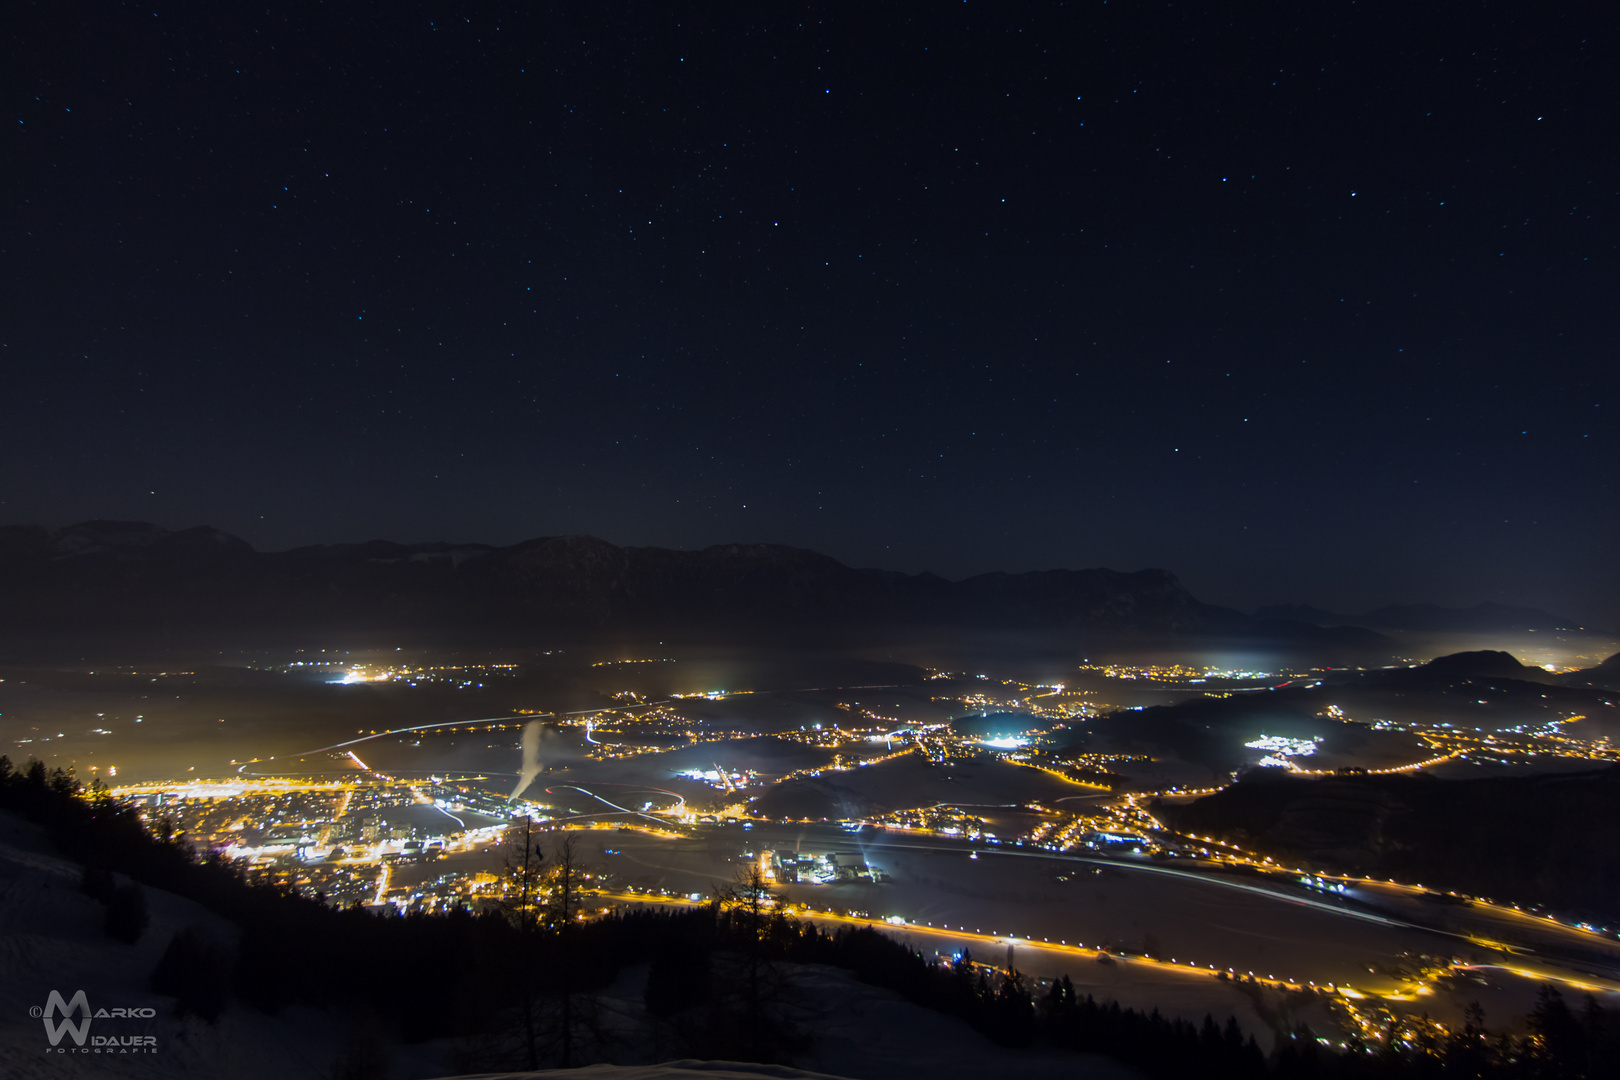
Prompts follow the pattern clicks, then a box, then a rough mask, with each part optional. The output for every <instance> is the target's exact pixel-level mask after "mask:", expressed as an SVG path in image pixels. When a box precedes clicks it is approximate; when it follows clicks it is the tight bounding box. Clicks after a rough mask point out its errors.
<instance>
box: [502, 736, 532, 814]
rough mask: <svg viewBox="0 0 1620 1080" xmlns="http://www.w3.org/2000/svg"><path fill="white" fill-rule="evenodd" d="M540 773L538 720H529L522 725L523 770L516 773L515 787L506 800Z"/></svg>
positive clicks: (511, 797)
mask: <svg viewBox="0 0 1620 1080" xmlns="http://www.w3.org/2000/svg"><path fill="white" fill-rule="evenodd" d="M539 775H540V721H538V720H530V721H529V722H528V723H527V724H524V725H523V770H522V771H521V772H520V773H518V782H517V787H515V788H513V789H512V794H510V795H508V796H507V797H506V798H507V801H508V802H510V801H511V800H513V799H515V798H517V797H518V796H519V795H521V794H523V792H524V790H525V789H526V788H527V787H528V786H529V785H530V784H532V783H534V778H535V777H537V776H539Z"/></svg>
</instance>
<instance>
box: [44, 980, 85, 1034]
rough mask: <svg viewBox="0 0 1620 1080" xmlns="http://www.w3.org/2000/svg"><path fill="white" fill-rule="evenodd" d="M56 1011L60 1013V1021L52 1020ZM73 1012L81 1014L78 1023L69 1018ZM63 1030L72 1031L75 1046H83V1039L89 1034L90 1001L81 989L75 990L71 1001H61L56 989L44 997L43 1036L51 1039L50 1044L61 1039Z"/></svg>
mask: <svg viewBox="0 0 1620 1080" xmlns="http://www.w3.org/2000/svg"><path fill="white" fill-rule="evenodd" d="M58 1012H60V1013H61V1014H62V1020H61V1022H60V1023H56V1022H53V1021H54V1018H55V1016H56V1014H57V1013H58ZM74 1013H80V1014H82V1019H80V1020H79V1021H78V1023H74V1022H73V1020H72V1019H71V1017H72V1016H73V1014H74ZM64 1031H67V1032H72V1034H73V1042H74V1045H76V1046H83V1045H84V1040H85V1039H86V1038H88V1037H89V1035H90V1003H89V1002H88V1001H86V1000H85V997H84V991H83V990H78V991H75V992H74V994H73V1000H71V1001H63V1000H62V995H61V993H60V992H59V991H56V990H52V991H51V996H50V997H48V998H46V999H45V1036H46V1038H48V1039H50V1040H51V1045H52V1046H55V1045H57V1044H58V1043H60V1042H61V1041H62V1033H63V1032H64Z"/></svg>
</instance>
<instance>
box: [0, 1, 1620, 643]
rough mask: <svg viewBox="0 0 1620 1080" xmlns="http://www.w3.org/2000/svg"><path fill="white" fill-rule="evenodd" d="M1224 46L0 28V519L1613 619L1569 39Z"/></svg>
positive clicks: (878, 22)
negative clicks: (792, 559) (582, 545)
mask: <svg viewBox="0 0 1620 1080" xmlns="http://www.w3.org/2000/svg"><path fill="white" fill-rule="evenodd" d="M1240 6H1241V7H1242V8H1243V9H1244V11H1243V13H1242V14H1241V15H1234V14H1233V13H1232V10H1231V6H1230V5H1192V4H1181V3H1173V4H1166V3H1155V4H1146V3H1139V4H1131V3H1118V2H1113V3H1103V2H1100V0H1098V2H1087V3H1068V4H1059V3H1055V2H1052V3H1045V2H1043V3H1032V4H1017V3H995V4H991V3H981V2H978V0H973V2H969V3H943V2H941V3H931V4H903V5H887V4H836V3H799V4H781V5H776V4H768V5H740V4H739V5H725V4H712V5H711V4H699V5H685V6H681V7H675V8H671V7H664V6H659V5H655V4H651V3H647V4H643V3H616V4H568V5H545V4H538V3H532V4H512V5H502V4H436V3H420V4H397V3H386V4H375V5H372V4H365V3H360V2H346V3H329V4H299V5H272V6H271V7H270V9H269V11H268V12H266V11H265V10H264V9H263V8H256V9H255V10H253V11H247V10H246V8H245V6H244V5H222V4H213V5H202V4H193V5H186V6H182V7H176V6H173V5H170V4H167V3H149V4H143V5H138V6H137V5H129V4H123V5H114V4H99V5H75V4H70V3H58V2H55V0H51V2H37V3H29V4H20V5H18V6H17V7H15V8H14V9H13V10H12V12H11V16H10V18H9V19H8V20H7V23H8V25H7V27H6V28H5V30H4V35H5V37H4V53H3V54H0V69H3V74H0V85H4V87H5V91H6V93H5V102H6V115H5V117H4V120H5V124H6V129H7V130H6V132H5V145H4V154H5V163H4V170H3V176H0V197H3V211H4V213H3V221H0V371H3V373H4V386H5V392H4V393H3V394H0V423H3V425H4V445H5V453H4V454H3V455H0V503H3V505H0V520H4V521H8V522H35V523H40V524H45V525H49V526H60V525H64V524H68V523H70V522H74V521H79V520H84V519H87V518H98V517H102V518H123V519H141V520H150V521H156V522H158V523H160V524H163V525H166V526H170V527H184V526H190V525H195V524H203V523H206V524H210V525H214V526H217V527H219V528H223V529H225V530H227V531H230V532H233V533H235V534H237V535H240V536H242V537H243V538H245V539H247V540H248V541H250V542H251V543H253V544H254V545H255V546H257V547H259V548H261V549H269V550H273V549H280V548H285V547H291V546H295V545H303V544H310V543H327V542H340V541H358V540H365V539H369V538H374V537H385V538H389V539H394V540H399V541H422V540H441V539H442V540H457V541H472V540H476V541H483V542H491V543H510V542H514V541H517V540H520V539H524V538H527V537H532V536H541V535H554V534H560V533H591V534H594V535H597V536H601V537H603V538H604V539H607V540H610V541H613V542H615V543H620V544H652V545H662V546H671V547H696V546H702V545H706V544H711V543H719V542H727V541H770V542H779V543H788V544H794V545H798V546H802V547H809V548H814V549H816V550H820V551H823V552H826V553H827V554H830V555H832V556H834V557H836V558H838V559H840V560H843V561H845V562H848V563H851V564H853V565H860V566H882V567H887V568H892V569H900V570H908V571H918V570H924V569H928V570H933V571H935V572H938V573H941V574H944V575H946V576H950V577H958V576H964V575H967V574H971V573H978V572H982V571H986V570H993V569H1002V570H1011V571H1018V570H1028V569H1043V568H1049V567H1058V566H1067V567H1086V566H1111V567H1114V568H1116V569H1121V570H1131V569H1138V568H1141V567H1147V566H1159V567H1165V568H1167V569H1170V570H1172V571H1174V572H1175V573H1177V574H1178V575H1180V576H1181V577H1182V579H1183V580H1184V581H1185V582H1186V583H1187V584H1188V586H1189V587H1191V588H1192V589H1193V590H1194V592H1195V593H1197V594H1198V595H1199V596H1200V597H1202V598H1205V599H1208V600H1211V601H1214V602H1220V603H1228V604H1233V605H1236V606H1245V607H1246V606H1251V605H1254V604H1257V603H1268V602H1290V601H1292V602H1312V603H1317V604H1320V605H1323V606H1326V607H1330V608H1336V609H1339V610H1350V611H1357V610H1365V609H1366V608H1369V607H1372V606H1375V605H1378V604H1383V603H1388V602H1396V601H1399V602H1437V603H1445V604H1473V603H1478V602H1479V601H1482V600H1498V601H1503V602H1513V603H1529V604H1535V605H1539V606H1543V607H1546V608H1549V609H1551V610H1554V611H1556V612H1559V613H1560V614H1568V615H1571V616H1573V617H1576V618H1580V619H1584V620H1588V621H1597V622H1601V623H1605V624H1609V625H1620V567H1617V565H1616V560H1615V557H1614V551H1615V548H1614V538H1615V536H1616V535H1617V533H1620V510H1617V507H1620V502H1617V499H1616V492H1615V489H1614V487H1613V481H1612V478H1613V477H1614V476H1615V474H1616V466H1617V464H1620V459H1617V453H1616V432H1615V430H1614V425H1613V423H1612V422H1611V416H1612V414H1613V413H1614V412H1615V411H1616V410H1617V409H1620V396H1617V394H1616V389H1617V382H1620V377H1617V375H1616V367H1617V364H1616V340H1617V334H1616V331H1617V330H1620V288H1617V286H1620V273H1617V269H1616V259H1617V256H1620V252H1617V248H1616V235H1617V234H1616V209H1617V207H1616V202H1617V197H1620V165H1617V163H1620V155H1617V154H1616V153H1615V149H1614V148H1615V146H1616V145H1620V131H1617V127H1620V124H1617V121H1616V117H1617V116H1620V109H1617V105H1620V102H1617V97H1620V94H1617V87H1620V81H1617V79H1616V77H1615V75H1614V71H1615V70H1620V57H1617V55H1616V52H1617V50H1616V49H1615V47H1614V46H1615V42H1616V36H1617V35H1616V29H1617V27H1616V23H1615V21H1614V20H1613V18H1612V12H1611V13H1610V14H1609V15H1604V14H1603V13H1602V11H1601V7H1600V6H1599V5H1591V6H1587V5H1581V4H1564V5H1553V6H1551V7H1550V8H1537V9H1534V10H1533V9H1532V7H1531V6H1529V5H1524V4H1522V3H1496V4H1478V3H1461V4H1446V5H1397V4H1367V3H1361V4H1348V3H1333V2H1323V3H1320V4H1308V5H1301V4H1288V5H1272V6H1269V7H1268V6H1266V5H1240ZM1429 9H1433V10H1429ZM1234 20H1235V21H1234Z"/></svg>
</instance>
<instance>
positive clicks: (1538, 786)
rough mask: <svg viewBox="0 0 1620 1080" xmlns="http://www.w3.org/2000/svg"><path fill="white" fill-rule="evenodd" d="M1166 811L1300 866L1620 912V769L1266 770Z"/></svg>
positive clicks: (1603, 913)
mask: <svg viewBox="0 0 1620 1080" xmlns="http://www.w3.org/2000/svg"><path fill="white" fill-rule="evenodd" d="M1158 813H1160V814H1161V815H1162V818H1163V820H1164V821H1165V822H1166V823H1167V824H1169V825H1170V826H1171V827H1172V828H1174V829H1176V830H1178V831H1181V832H1191V833H1196V834H1199V835H1212V836H1225V837H1229V838H1232V839H1235V840H1237V841H1239V842H1240V843H1242V844H1244V845H1245V846H1247V847H1250V848H1253V849H1255V850H1258V851H1261V852H1264V853H1267V854H1270V855H1273V856H1274V857H1280V858H1286V859H1290V860H1297V862H1294V863H1290V865H1310V866H1313V867H1317V868H1321V869H1326V870H1336V871H1347V872H1352V873H1358V874H1368V875H1371V876H1372V877H1376V878H1395V879H1396V880H1405V881H1414V880H1416V881H1422V882H1424V883H1425V884H1426V885H1430V886H1433V887H1437V888H1440V889H1454V890H1456V891H1459V892H1463V893H1467V894H1469V895H1472V896H1486V897H1490V898H1492V899H1496V900H1501V901H1514V902H1518V903H1526V904H1545V905H1547V906H1548V907H1550V908H1556V909H1562V910H1566V911H1573V912H1584V913H1589V914H1593V915H1596V916H1598V917H1599V918H1601V919H1604V920H1613V919H1615V918H1620V903H1617V901H1616V897H1617V896H1620V833H1616V831H1615V830H1614V829H1613V828H1612V827H1611V823H1612V822H1614V821H1616V820H1620V765H1615V766H1610V767H1608V768H1604V769H1597V770H1593V771H1590V772H1583V773H1569V774H1562V775H1554V776H1527V777H1507V776H1497V777H1483V778H1479V779H1464V780H1440V779H1437V778H1435V777H1432V776H1428V775H1425V774H1422V773H1419V774H1417V775H1413V776H1353V775H1352V776H1334V777H1323V778H1317V779H1304V778H1299V777H1292V776H1287V775H1281V776H1269V775H1264V774H1262V775H1259V776H1255V777H1251V778H1249V779H1245V780H1243V781H1242V782H1240V783H1237V784H1233V785H1232V786H1231V787H1228V788H1226V789H1224V790H1222V791H1219V792H1217V793H1215V794H1214V795H1208V796H1205V797H1204V798H1202V799H1199V800H1198V801H1196V802H1193V803H1190V804H1188V805H1183V806H1174V805H1168V804H1166V805H1163V806H1161V807H1160V808H1159V810H1158Z"/></svg>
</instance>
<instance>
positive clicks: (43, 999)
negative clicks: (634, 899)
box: [0, 814, 1135, 1080]
mask: <svg viewBox="0 0 1620 1080" xmlns="http://www.w3.org/2000/svg"><path fill="white" fill-rule="evenodd" d="M79 876H80V869H79V867H77V866H75V865H73V864H71V863H68V862H66V861H64V860H62V859H60V858H59V857H57V856H55V855H54V854H52V853H51V851H50V849H49V846H48V845H47V844H46V843H45V841H44V840H43V838H42V836H41V835H40V832H39V830H38V829H36V828H35V827H33V826H29V825H27V824H25V823H22V822H21V821H19V819H17V818H15V817H13V816H11V815H9V814H0V970H3V971H4V972H5V978H4V979H3V980H0V1061H4V1063H5V1069H4V1073H5V1075H6V1076H7V1077H8V1078H10V1077H17V1078H19V1080H47V1078H48V1080H60V1078H80V1077H86V1078H102V1077H104V1078H108V1080H115V1078H116V1080H128V1078H136V1080H141V1078H150V1080H158V1078H169V1077H198V1078H209V1080H214V1078H223V1077H230V1078H232V1080H237V1078H241V1080H259V1078H263V1080H272V1078H274V1080H286V1078H288V1077H310V1078H315V1077H322V1076H327V1075H330V1072H331V1069H332V1066H333V1064H334V1063H335V1062H336V1060H337V1059H338V1057H339V1055H340V1053H341V1051H342V1048H343V1046H344V1044H345V1042H346V1041H347V1040H348V1038H349V1034H350V1033H349V1026H348V1025H349V1021H348V1018H347V1017H345V1016H344V1015H342V1014H341V1012H340V1011H338V1010H326V1011H321V1010H311V1009H305V1008H289V1009H285V1010H283V1011H282V1012H280V1013H279V1014H278V1015H276V1016H267V1015H265V1014H263V1013H261V1012H259V1011H257V1010H255V1009H252V1008H248V1007H244V1006H241V1005H240V1004H234V1003H233V1004H232V1005H231V1007H229V1008H228V1009H227V1010H226V1011H225V1014H224V1016H223V1017H221V1019H220V1020H219V1022H218V1024H216V1025H214V1026H209V1025H208V1024H205V1023H202V1022H200V1021H198V1020H196V1019H187V1020H181V1019H178V1018H176V1017H175V1016H174V1014H173V1011H172V1010H173V1002H172V1000H171V999H168V998H165V997H163V996H161V995H158V994H154V993H152V992H151V991H150V989H149V988H148V980H149V978H150V975H151V971H152V969H153V967H154V966H155V965H156V964H157V961H158V958H159V957H160V956H161V954H162V952H163V949H164V948H165V947H166V946H167V944H168V942H169V940H170V938H171V937H172V936H173V934H174V933H175V932H176V931H178V930H180V929H182V928H185V927H187V926H196V927H199V928H201V929H202V930H203V931H205V932H207V933H208V934H210V935H212V936H213V937H214V938H215V939H216V940H218V941H221V942H229V941H230V940H231V939H232V938H233V936H234V929H233V928H232V927H231V926H230V924H228V923H227V922H225V921H224V920H222V919H219V918H218V917H216V916H213V915H211V914H210V913H208V912H207V911H205V910H203V909H202V908H200V907H198V906H197V905H195V904H193V903H191V902H190V901H187V900H184V899H181V898H180V897H176V896H173V895H171V894H168V893H164V892H160V891H158V890H154V889H147V890H146V898H147V904H148V907H149V909H150V911H151V915H152V922H151V925H150V927H149V928H148V929H147V931H146V933H145V934H144V935H143V936H142V938H141V939H140V941H138V942H137V943H136V944H134V945H124V944H121V943H119V942H116V941H114V940H113V939H111V938H109V937H107V936H106V935H105V934H104V933H103V931H102V917H103V910H104V909H103V908H102V906H101V905H100V904H99V903H97V902H96V901H94V900H92V899H91V898H90V897H88V896H85V895H84V894H82V893H81V892H80V891H79ZM309 972H310V975H309V977H310V978H312V979H327V980H331V979H338V980H348V981H351V982H352V983H353V984H354V985H355V987H356V997H357V998H359V997H366V998H368V999H370V1000H373V1001H375V1000H377V999H378V995H379V991H378V990H377V988H375V987H367V986H366V981H365V979H366V977H365V973H364V972H361V971H352V970H347V969H346V968H345V966H344V964H343V962H342V960H341V958H324V957H317V956H311V957H310V958H309ZM424 977H427V975H426V974H425V975H424ZM646 977H647V967H646V966H645V965H639V966H635V967H630V968H626V969H624V970H623V971H622V972H621V974H620V978H619V980H618V981H617V982H616V983H615V985H614V986H613V987H611V988H610V989H609V991H608V992H607V993H606V994H604V995H603V996H602V999H601V1001H600V1003H599V1007H600V1010H601V1012H602V1014H603V1016H604V1017H605V1018H608V1019H609V1025H608V1026H609V1027H610V1028H612V1029H613V1030H614V1032H615V1040H614V1042H613V1044H612V1045H611V1046H610V1047H609V1048H608V1051H607V1056H608V1057H609V1058H610V1059H611V1060H616V1061H648V1060H651V1059H655V1058H657V1057H659V1056H662V1055H660V1054H659V1052H658V1046H657V1044H656V1042H655V1041H654V1040H653V1039H652V1038H651V1036H650V1035H649V1031H650V1025H649V1023H648V1021H647V1017H646V1014H645V1010H644V1008H643V1006H642V992H643V988H644V987H645V985H646ZM789 980H790V982H791V985H792V993H793V996H794V1000H795V1005H796V1010H797V1011H798V1012H799V1014H800V1016H801V1022H802V1023H803V1025H804V1026H805V1027H806V1029H807V1030H808V1031H810V1033H811V1034H812V1037H813V1041H812V1044H811V1047H810V1049H809V1051H808V1052H807V1053H806V1054H805V1055H803V1059H802V1060H801V1061H800V1062H799V1064H800V1065H802V1066H803V1067H804V1068H806V1069H810V1070H814V1073H819V1074H830V1075H833V1076H838V1077H849V1078H852V1080H903V1078H909V1077H912V1076H915V1075H917V1073H918V1069H919V1066H920V1065H921V1066H924V1067H926V1070H927V1072H929V1073H930V1074H931V1075H933V1076H934V1077H935V1078H936V1080H974V1078H981V1077H983V1078H989V1080H998V1078H1005V1080H1048V1078H1050V1080H1059V1078H1070V1077H1092V1078H1096V1080H1130V1078H1131V1077H1133V1076H1134V1075H1135V1074H1134V1073H1132V1072H1131V1071H1130V1070H1128V1069H1125V1068H1124V1067H1123V1066H1120V1065H1118V1064H1116V1063H1114V1062H1112V1061H1110V1060H1108V1059H1105V1058H1100V1057H1096V1056H1091V1055H1074V1054H1068V1053H1060V1052H1050V1053H1039V1052H1025V1051H1008V1050H1004V1049H1002V1048H999V1047H996V1046H994V1045H992V1044H991V1043H990V1042H989V1041H988V1040H986V1039H985V1038H984V1037H983V1036H981V1035H979V1034H978V1033H977V1032H975V1031H973V1030H972V1029H970V1028H968V1027H967V1026H966V1025H964V1024H962V1023H961V1022H959V1021H957V1020H954V1019H950V1018H948V1017H945V1016H942V1015H940V1014H938V1013H934V1012H931V1011H929V1010H927V1009H923V1008H920V1007H918V1006H915V1005H911V1004H909V1003H907V1002H905V1001H903V1000H902V999H900V997H899V996H898V995H896V994H893V993H891V992H889V991H885V990H879V989H876V988H873V987H870V986H865V985H863V984H861V983H859V982H857V981H856V980H855V979H854V978H853V977H852V976H850V975H849V974H848V973H846V972H842V971H837V970H834V969H829V968H822V967H799V966H795V967H793V968H792V969H791V971H790V972H789ZM53 990H54V991H57V992H58V993H59V994H60V995H61V998H62V999H63V1001H64V1002H69V1001H71V1000H72V998H73V995H74V994H75V993H76V992H77V991H80V990H82V991H84V993H85V997H86V1000H87V1004H88V1005H89V1006H90V1008H91V1009H92V1011H94V1010H100V1009H107V1010H109V1011H111V1010H114V1009H135V1010H147V1009H150V1010H152V1012H153V1014H154V1015H153V1016H151V1017H149V1018H131V1019H125V1018H111V1017H109V1018H96V1019H92V1021H91V1027H90V1036H91V1038H90V1039H87V1040H86V1049H91V1048H92V1047H91V1043H92V1041H93V1038H94V1037H95V1036H103V1037H132V1036H135V1037H149V1038H151V1039H154V1040H155V1052H153V1053H138V1054H137V1053H99V1054H98V1053H94V1052H91V1053H80V1052H60V1053H59V1052H56V1049H60V1050H62V1051H68V1050H70V1049H71V1050H75V1051H76V1050H77V1047H76V1045H75V1040H74V1038H73V1036H72V1034H71V1033H68V1032H63V1033H62V1034H61V1037H60V1039H59V1040H58V1046H57V1048H52V1046H51V1042H50V1039H49V1037H48V1034H47V1032H46V1029H45V1025H44V1023H43V1020H42V1018H40V1017H39V1016H38V1015H37V1014H35V1013H31V1010H35V1009H42V1008H43V1007H44V1006H46V1005H47V1003H48V1002H49V1000H50V994H51V992H52V991H53ZM388 992H408V988H405V989H404V990H403V991H397V990H390V991H388ZM665 1052H666V1053H667V1050H666V1051H665ZM387 1056H388V1057H389V1059H390V1067H389V1070H388V1073H387V1075H388V1076H389V1077H390V1078H391V1080H420V1078H423V1077H435V1076H446V1075H450V1074H452V1073H455V1072H456V1071H457V1070H456V1069H455V1067H454V1062H455V1060H456V1057H457V1054H456V1047H454V1046H452V1045H450V1044H449V1042H448V1041H440V1042H434V1043H426V1044H422V1045H417V1046H404V1045H399V1044H394V1045H391V1046H389V1047H388V1048H387ZM721 1065H722V1066H724V1063H721ZM730 1069H731V1071H730V1072H726V1071H725V1070H724V1068H722V1069H721V1071H718V1072H717V1071H712V1070H710V1069H709V1068H708V1066H707V1065H705V1064H703V1063H695V1064H694V1065H693V1066H692V1067H688V1068H676V1067H675V1066H673V1065H653V1066H634V1067H628V1066H627V1067H624V1068H619V1069H598V1070H597V1071H596V1072H595V1073H593V1072H590V1071H585V1072H581V1071H578V1070H573V1071H570V1072H569V1075H570V1076H575V1077H578V1076H585V1077H590V1076H593V1075H600V1077H601V1078H602V1080H607V1078H610V1077H611V1078H615V1080H653V1078H660V1080H662V1078H665V1077H669V1078H677V1080H700V1078H707V1080H733V1078H736V1077H748V1078H752V1077H759V1076H778V1077H792V1076H796V1075H797V1076H809V1075H814V1073H795V1072H794V1071H792V1070H778V1071H774V1072H773V1071H770V1070H769V1069H768V1068H767V1067H761V1066H731V1067H730ZM660 1070H662V1071H660ZM488 1075H523V1074H488ZM530 1075H533V1074H530ZM540 1075H546V1074H544V1073H542V1074H540Z"/></svg>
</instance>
